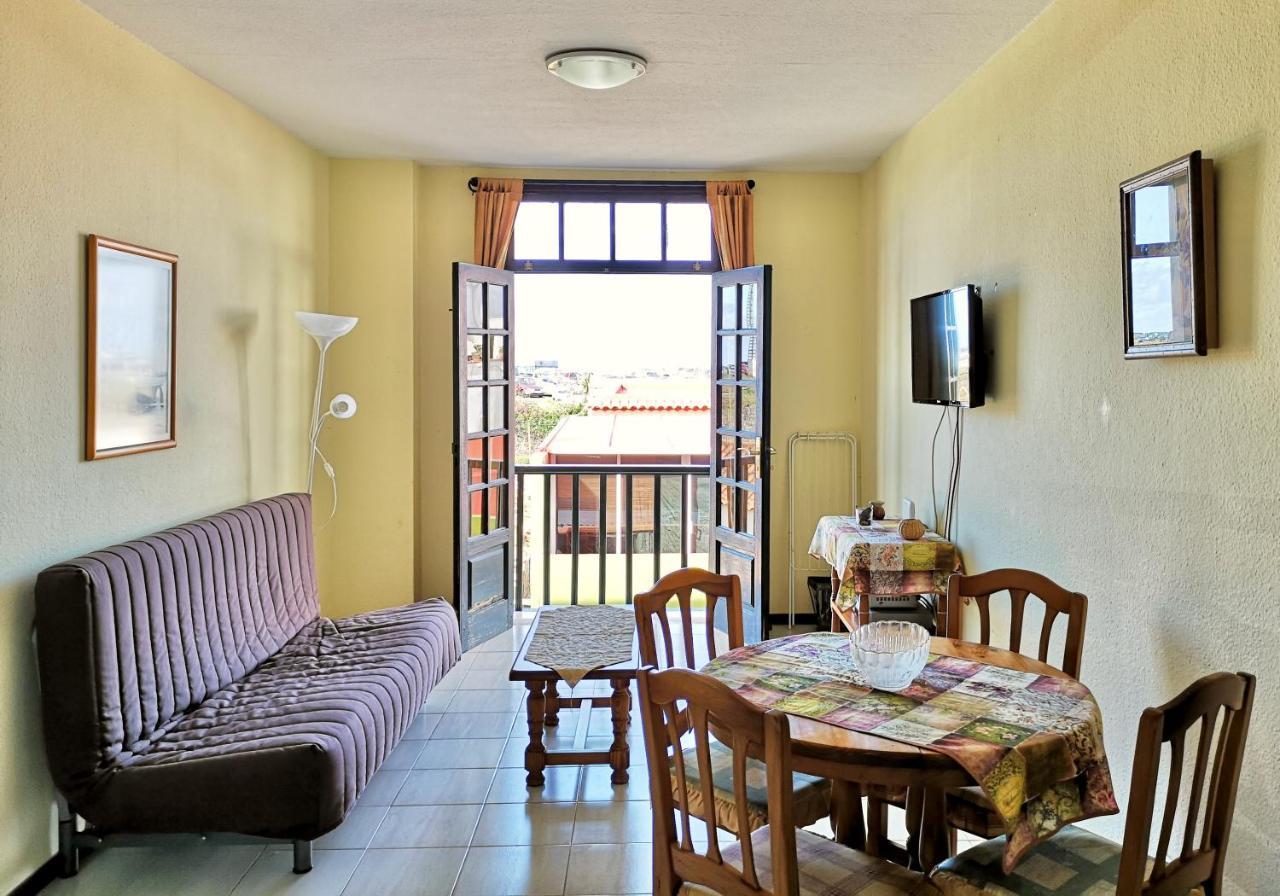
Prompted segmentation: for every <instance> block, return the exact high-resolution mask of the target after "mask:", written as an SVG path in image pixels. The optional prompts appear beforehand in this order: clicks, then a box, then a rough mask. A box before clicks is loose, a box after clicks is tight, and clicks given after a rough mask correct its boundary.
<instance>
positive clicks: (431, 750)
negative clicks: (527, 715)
mask: <svg viewBox="0 0 1280 896" xmlns="http://www.w3.org/2000/svg"><path fill="white" fill-rule="evenodd" d="M506 745H507V742H506V741H505V740H503V739H501V738H498V739H480V738H478V739H475V740H431V741H427V745H426V746H425V747H423V749H422V752H421V753H419V754H418V761H417V762H416V763H415V764H414V768H497V767H498V760H499V759H500V758H502V751H503V749H504V748H505V747H506ZM375 777H376V775H375Z"/></svg>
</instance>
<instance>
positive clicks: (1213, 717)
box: [931, 672, 1256, 896]
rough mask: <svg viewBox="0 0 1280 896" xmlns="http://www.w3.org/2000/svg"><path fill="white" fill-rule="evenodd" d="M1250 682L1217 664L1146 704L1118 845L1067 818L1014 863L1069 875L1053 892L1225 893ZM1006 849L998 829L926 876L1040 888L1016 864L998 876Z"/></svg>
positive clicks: (1063, 895)
mask: <svg viewBox="0 0 1280 896" xmlns="http://www.w3.org/2000/svg"><path fill="white" fill-rule="evenodd" d="M1255 683H1256V682H1255V679H1254V677H1253V676H1252V675H1249V674H1247V673H1245V672H1237V673H1235V674H1231V673H1229V672H1218V673H1215V674H1213V675H1208V676H1205V677H1204V678H1201V679H1200V680H1199V681H1197V682H1196V683H1195V684H1193V685H1191V686H1190V687H1188V688H1187V689H1186V690H1184V691H1183V692H1182V693H1181V694H1179V695H1178V696H1177V697H1174V698H1173V699H1172V700H1170V701H1169V702H1168V703H1166V704H1164V706H1158V707H1152V708H1150V709H1147V710H1146V711H1145V712H1143V713H1142V720H1141V721H1140V722H1139V724H1138V743H1137V747H1136V749H1135V751H1134V763H1133V776H1132V778H1131V779H1130V785H1129V807H1128V814H1127V818H1126V820H1125V828H1124V841H1123V842H1122V843H1120V844H1115V843H1112V842H1111V841H1110V840H1104V839H1103V838H1101V837H1098V836H1097V835H1095V834H1091V833H1089V832H1088V831H1086V830H1084V829H1083V828H1078V827H1075V826H1068V827H1066V828H1063V829H1062V830H1061V831H1059V832H1058V833H1057V834H1056V835H1054V836H1053V837H1052V838H1050V839H1049V840H1047V841H1045V842H1044V843H1042V844H1040V845H1039V846H1038V847H1036V849H1035V851H1034V852H1033V853H1032V854H1031V855H1029V856H1028V857H1027V858H1026V859H1024V860H1023V865H1021V866H1019V867H1020V868H1021V867H1024V866H1029V864H1030V863H1031V862H1032V861H1034V862H1035V867H1036V874H1035V875H1034V877H1035V878H1036V879H1037V880H1047V879H1058V880H1062V881H1066V882H1067V883H1064V884H1063V885H1062V886H1061V887H1059V888H1057V889H1052V892H1053V893H1054V894H1055V896H1074V894H1085V893H1101V892H1106V893H1115V894H1116V896H1139V894H1141V896H1175V894H1176V896H1186V894H1189V893H1194V894H1203V896H1221V894H1222V875H1223V868H1224V865H1225V862H1226V856H1227V840H1228V838H1229V837H1230V834H1231V819H1232V816H1233V815H1234V813H1235V802H1236V790H1237V788H1238V787H1239V783H1240V767H1241V765H1242V764H1243V757H1244V745H1245V739H1246V737H1247V736H1248V733H1249V719H1250V716H1251V715H1252V713H1253V695H1254V686H1255ZM1219 719H1221V724H1219ZM1193 728H1197V729H1198V730H1197V734H1196V739H1195V742H1194V744H1195V745H1194V747H1193V748H1192V750H1193V751H1194V765H1193V766H1192V769H1191V786H1190V789H1189V791H1188V792H1187V794H1186V802H1185V809H1186V814H1185V816H1184V820H1183V821H1182V822H1181V823H1180V826H1181V829H1182V830H1181V847H1180V848H1178V849H1177V852H1176V854H1175V855H1174V856H1173V857H1172V858H1170V852H1169V847H1170V845H1171V844H1175V839H1174V835H1175V834H1176V833H1177V831H1176V827H1178V826H1179V825H1176V824H1175V820H1176V818H1177V815H1178V810H1179V808H1180V807H1181V806H1183V801H1182V800H1181V799H1180V798H1181V797H1182V792H1181V787H1182V784H1183V779H1184V778H1185V777H1186V775H1185V772H1184V765H1183V763H1184V760H1185V759H1186V758H1187V740H1188V738H1187V735H1188V734H1189V733H1190V731H1191V729H1193ZM1215 732H1216V733H1217V738H1216V744H1215V737H1214V735H1215ZM1165 744H1168V745H1169V766H1168V769H1169V770H1168V773H1167V781H1166V784H1165V788H1164V811H1163V813H1162V817H1161V820H1160V827H1159V836H1158V839H1157V841H1156V852H1155V857H1154V858H1148V851H1149V849H1150V845H1151V830H1152V822H1153V821H1154V815H1155V798H1156V793H1157V791H1158V789H1159V783H1160V761H1161V754H1162V753H1163V752H1164V747H1165ZM1003 853H1004V838H1003V837H999V838H996V839H994V840H988V841H986V842H985V843H980V844H979V845H977V846H975V847H973V848H972V849H968V850H965V851H964V852H963V853H961V854H960V855H958V856H955V857H954V858H951V859H948V860H947V861H945V862H943V863H942V864H941V865H939V866H938V868H937V869H935V870H934V872H933V874H932V875H931V879H932V880H933V882H934V883H935V884H936V885H937V886H938V888H939V889H940V890H941V891H942V892H943V893H944V894H951V896H970V894H974V893H989V892H1000V893H1011V894H1015V896H1016V894H1032V893H1035V894H1041V893H1044V892H1046V889H1045V888H1044V887H1043V886H1041V885H1040V884H1038V883H1034V882H1032V881H1031V880H1030V877H1031V876H1030V875H1027V876H1024V875H1022V874H1019V873H1018V871H1017V870H1015V871H1014V872H1013V873H1012V874H1010V875H1008V876H1006V875H1004V874H1003V873H1002V872H1001V870H1000V863H1001V859H1002V856H1003Z"/></svg>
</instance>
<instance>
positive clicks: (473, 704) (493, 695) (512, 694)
mask: <svg viewBox="0 0 1280 896" xmlns="http://www.w3.org/2000/svg"><path fill="white" fill-rule="evenodd" d="M525 693H526V692H525V691H524V690H523V689H521V690H516V689H513V688H499V689H498V690H494V691H472V690H466V691H454V692H453V694H452V695H451V696H450V698H449V707H448V709H447V710H445V711H446V712H512V713H514V712H518V713H521V714H522V715H523V711H524V706H525Z"/></svg>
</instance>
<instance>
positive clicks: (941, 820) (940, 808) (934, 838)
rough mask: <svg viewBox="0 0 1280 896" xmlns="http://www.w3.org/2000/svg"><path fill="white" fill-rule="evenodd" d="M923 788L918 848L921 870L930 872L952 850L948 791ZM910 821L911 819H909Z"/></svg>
mask: <svg viewBox="0 0 1280 896" xmlns="http://www.w3.org/2000/svg"><path fill="white" fill-rule="evenodd" d="M918 789H923V791H924V792H923V794H922V795H921V800H920V820H919V824H920V827H919V835H918V838H917V845H918V850H917V852H916V855H917V856H918V861H919V862H920V870H921V871H925V872H928V871H930V870H932V869H933V867H934V866H936V865H938V864H939V863H940V862H942V861H943V860H944V859H946V858H947V855H948V853H949V852H950V843H949V837H948V836H947V812H946V791H945V790H943V789H942V788H941V787H927V788H918ZM908 821H910V819H908Z"/></svg>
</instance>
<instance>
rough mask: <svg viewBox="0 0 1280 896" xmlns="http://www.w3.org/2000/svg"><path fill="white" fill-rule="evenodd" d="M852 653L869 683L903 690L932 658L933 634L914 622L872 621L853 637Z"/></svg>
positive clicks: (850, 642)
mask: <svg viewBox="0 0 1280 896" xmlns="http://www.w3.org/2000/svg"><path fill="white" fill-rule="evenodd" d="M849 650H850V651H851V652H852V653H853V661H854V663H856V664H857V666H858V671H860V672H861V673H862V676H863V677H864V678H865V679H866V680H867V684H869V685H871V687H873V688H875V689H876V690H878V691H893V692H897V691H901V690H903V689H905V688H906V687H907V686H909V685H910V684H911V682H912V681H914V680H915V677H916V676H917V675H919V674H920V670H921V669H923V668H924V664H925V663H926V662H927V661H928V659H929V632H928V631H927V630H926V629H925V628H924V627H922V626H919V625H916V624H915V623H914V622H872V623H870V624H868V625H864V626H861V627H859V628H858V630H857V631H855V632H853V633H852V634H851V635H849Z"/></svg>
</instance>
